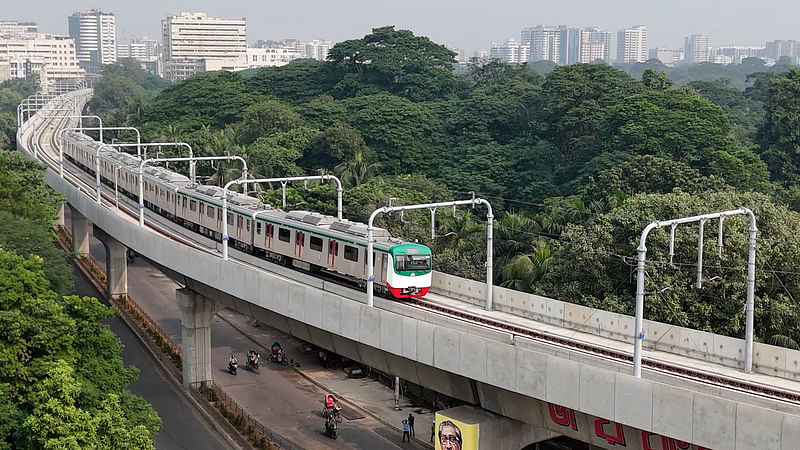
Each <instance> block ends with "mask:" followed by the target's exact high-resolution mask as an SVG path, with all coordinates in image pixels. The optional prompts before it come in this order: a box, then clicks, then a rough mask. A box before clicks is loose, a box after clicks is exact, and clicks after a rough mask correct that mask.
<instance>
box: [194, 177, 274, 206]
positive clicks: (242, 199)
mask: <svg viewBox="0 0 800 450" xmlns="http://www.w3.org/2000/svg"><path fill="white" fill-rule="evenodd" d="M181 191H182V192H184V193H187V194H192V195H195V196H202V197H210V198H213V199H214V200H216V201H217V202H222V196H223V195H225V190H224V189H222V188H221V187H219V186H208V185H205V184H196V183H192V184H187V185H186V186H183V187H181ZM227 201H228V204H229V205H231V206H237V207H238V209H240V210H246V211H250V212H258V211H264V210H271V209H272V206H270V205H267V204H265V203H263V202H261V200H259V199H257V198H255V197H250V196H249V195H245V194H240V193H238V192H236V191H231V190H229V191H228V198H227Z"/></svg>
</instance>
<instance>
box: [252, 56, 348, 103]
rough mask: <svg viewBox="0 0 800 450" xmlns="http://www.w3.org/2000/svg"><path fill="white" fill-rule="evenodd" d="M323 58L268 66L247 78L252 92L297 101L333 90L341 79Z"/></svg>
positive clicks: (291, 101)
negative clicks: (335, 75) (331, 70)
mask: <svg viewBox="0 0 800 450" xmlns="http://www.w3.org/2000/svg"><path fill="white" fill-rule="evenodd" d="M329 72H330V68H329V67H327V64H326V63H324V62H322V61H317V60H313V59H298V60H294V61H292V62H290V63H289V64H287V65H285V66H280V67H264V68H262V69H258V71H256V72H255V73H254V74H253V75H251V76H249V77H247V78H245V83H246V84H247V88H248V90H250V91H253V92H257V93H259V94H261V95H264V96H271V97H276V98H280V99H282V100H284V101H287V102H290V103H294V102H300V101H305V100H309V99H311V98H314V97H317V96H319V95H321V94H324V93H326V92H329V91H330V89H331V88H332V87H333V84H334V83H335V82H336V81H338V80H336V79H335V78H334V77H333V76H331V74H330V73H329Z"/></svg>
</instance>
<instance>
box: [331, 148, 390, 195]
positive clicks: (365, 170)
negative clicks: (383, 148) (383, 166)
mask: <svg viewBox="0 0 800 450" xmlns="http://www.w3.org/2000/svg"><path fill="white" fill-rule="evenodd" d="M379 169H380V164H379V163H377V162H370V161H369V160H367V158H366V156H365V154H364V152H363V151H362V150H361V149H358V150H356V151H355V152H354V153H353V157H352V158H350V159H349V160H348V161H345V162H343V163H341V164H339V165H338V166H336V167H335V168H334V169H333V170H334V172H335V173H338V174H339V178H340V179H341V180H342V183H344V184H346V185H348V186H350V187H356V186H358V185H359V184H361V183H363V182H365V181H367V180H368V179H370V178H372V177H374V176H375V175H377V174H378V170H379Z"/></svg>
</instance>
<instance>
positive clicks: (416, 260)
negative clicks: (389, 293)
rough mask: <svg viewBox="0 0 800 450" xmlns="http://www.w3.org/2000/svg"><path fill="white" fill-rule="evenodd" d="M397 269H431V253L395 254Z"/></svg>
mask: <svg viewBox="0 0 800 450" xmlns="http://www.w3.org/2000/svg"><path fill="white" fill-rule="evenodd" d="M395 260H396V261H395V270H397V271H405V270H430V269H431V256H430V255H395Z"/></svg>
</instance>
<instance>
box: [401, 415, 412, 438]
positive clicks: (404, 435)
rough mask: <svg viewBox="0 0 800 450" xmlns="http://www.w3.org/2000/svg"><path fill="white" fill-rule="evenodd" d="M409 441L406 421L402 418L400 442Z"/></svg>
mask: <svg viewBox="0 0 800 450" xmlns="http://www.w3.org/2000/svg"><path fill="white" fill-rule="evenodd" d="M406 440H408V442H411V438H410V437H409V436H408V421H407V420H405V419H403V440H402V441H401V442H405V441H406Z"/></svg>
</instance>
